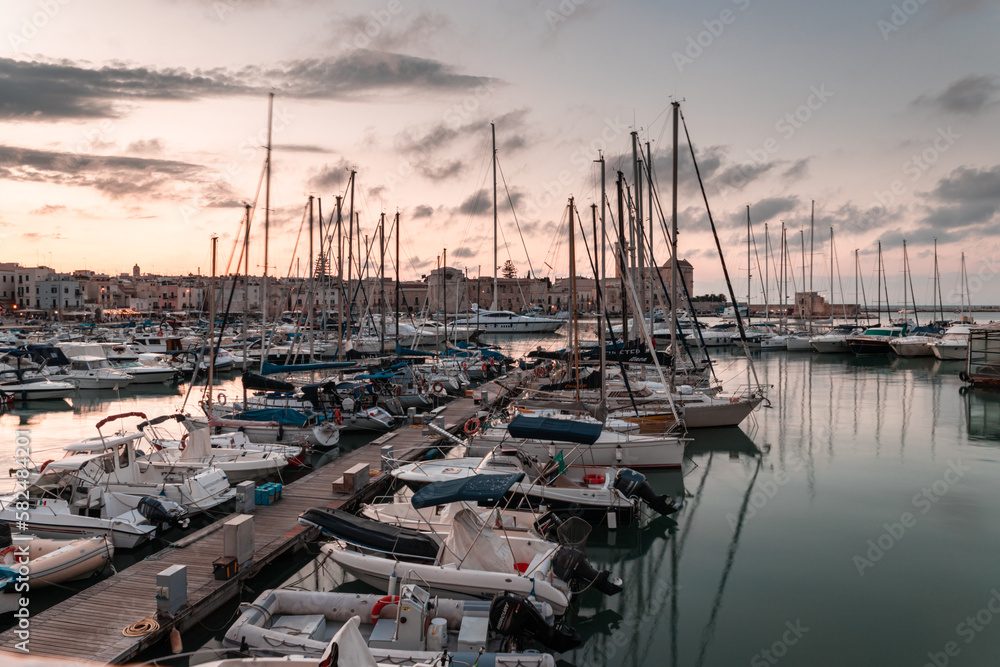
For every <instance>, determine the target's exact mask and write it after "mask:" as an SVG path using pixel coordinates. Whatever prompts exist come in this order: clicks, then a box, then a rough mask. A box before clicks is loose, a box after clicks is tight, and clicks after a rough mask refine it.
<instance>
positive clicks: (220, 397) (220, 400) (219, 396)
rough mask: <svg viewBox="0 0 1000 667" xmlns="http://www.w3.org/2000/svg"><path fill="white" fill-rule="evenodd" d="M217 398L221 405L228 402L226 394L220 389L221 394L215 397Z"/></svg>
mask: <svg viewBox="0 0 1000 667" xmlns="http://www.w3.org/2000/svg"><path fill="white" fill-rule="evenodd" d="M215 400H216V402H218V404H219V405H225V404H226V395H225V394H224V393H222V392H221V391H220V392H219V395H218V396H216V397H215Z"/></svg>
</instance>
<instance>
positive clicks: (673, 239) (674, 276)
mask: <svg viewBox="0 0 1000 667" xmlns="http://www.w3.org/2000/svg"><path fill="white" fill-rule="evenodd" d="M671 106H672V107H673V112H674V113H673V116H674V127H673V159H672V163H673V164H672V167H673V174H672V176H671V186H670V187H671V192H670V310H671V313H670V352H671V354H672V355H673V357H674V363H672V364H670V388H671V390H673V387H674V386H675V385H676V380H677V359H679V358H680V355H679V354H678V353H677V347H678V346H677V344H678V342H679V341H678V340H677V294H678V292H677V283H678V282H680V280H679V279H678V278H679V273H680V267H679V266H678V265H677V129H678V122H677V117H678V115H679V114H680V109H681V103H680V102H676V101H675V102H672V103H671ZM651 159H652V158H651ZM650 168H652V163H651V164H650ZM650 173H652V172H650ZM652 187H653V186H652V184H650V189H652ZM650 207H652V204H650ZM652 215H653V214H652V208H650V220H652ZM650 225H652V222H650ZM690 296H691V295H690V294H688V297H689V298H690ZM689 305H690V304H689ZM738 308H739V306H738V305H737V309H738ZM692 310H693V308H692ZM748 310H749V309H748ZM650 333H651V334H652V327H650Z"/></svg>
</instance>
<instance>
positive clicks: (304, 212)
mask: <svg viewBox="0 0 1000 667" xmlns="http://www.w3.org/2000/svg"><path fill="white" fill-rule="evenodd" d="M308 213H309V204H306V205H305V206H303V207H302V220H300V221H299V233H298V234H296V235H295V246H294V247H293V248H292V261H290V262H289V263H288V273H287V275H286V277H291V275H292V267H293V266H295V254H296V253H297V252H298V251H299V239H301V238H302V228H303V227H304V226H305V224H306V215H307V214H308Z"/></svg>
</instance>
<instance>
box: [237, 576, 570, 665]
mask: <svg viewBox="0 0 1000 667" xmlns="http://www.w3.org/2000/svg"><path fill="white" fill-rule="evenodd" d="M352 619H358V622H357V623H356V625H357V628H358V630H359V631H360V634H361V639H362V641H363V642H364V645H365V646H367V648H368V650H369V651H370V652H371V656H372V658H374V659H375V660H377V661H385V662H389V663H391V664H394V665H401V664H404V665H405V664H413V663H416V662H421V663H432V662H434V661H435V659H436V658H437V657H438V656H439V655H440V654H441V652H442V651H443V650H447V652H448V655H449V658H450V659H451V661H452V664H470V665H471V664H497V665H499V664H504V663H503V662H501V661H511V662H513V661H516V664H519V665H524V666H525V667H543V666H545V667H554V666H555V661H554V659H553V658H552V656H551V655H548V654H543V653H538V652H532V653H522V652H521V649H522V648H524V647H525V645H526V644H528V643H529V642H530V641H532V640H534V641H536V642H538V643H539V644H541V645H543V646H545V647H546V648H548V649H550V650H554V651H557V652H563V651H568V650H571V649H572V648H575V647H576V646H578V645H579V644H580V636H579V635H578V634H577V633H576V632H575V631H573V630H564V629H560V628H559V627H558V625H557V624H556V623H555V621H554V618H553V612H552V608H551V606H550V605H548V604H546V603H544V602H535V603H532V602H531V601H529V600H528V599H527V598H526V597H524V596H521V595H517V594H514V593H498V594H497V595H496V596H494V598H493V599H492V600H490V601H486V600H451V599H446V598H440V597H437V596H431V594H430V593H429V592H428V591H427V590H426V589H425V588H423V587H421V586H417V585H415V584H410V583H404V584H403V585H402V586H401V587H400V589H399V591H398V594H396V591H390V592H389V594H388V595H381V594H379V593H373V594H359V593H338V592H321V591H302V590H284V589H276V590H268V591H264V592H263V593H261V594H260V595H259V596H258V597H257V599H256V600H254V601H253V602H252V603H244V604H242V605H241V606H240V616H239V618H237V619H236V621H235V622H234V623H233V625H232V626H231V627H230V628H229V630H228V631H227V632H226V636H225V638H224V639H223V643H224V644H225V645H226V646H228V647H231V648H233V649H239V650H241V651H244V652H249V653H250V654H251V655H254V656H289V655H305V656H316V657H318V656H320V655H322V654H323V652H324V651H325V650H326V648H327V646H328V644H329V643H330V640H331V636H335V635H336V634H337V633H339V632H340V631H341V630H342V629H343V627H344V625H345V624H348V623H351V622H352ZM350 664H352V665H353V664H354V663H350Z"/></svg>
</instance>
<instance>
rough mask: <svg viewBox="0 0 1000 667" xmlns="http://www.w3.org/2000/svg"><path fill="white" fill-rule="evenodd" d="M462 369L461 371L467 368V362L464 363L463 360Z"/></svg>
mask: <svg viewBox="0 0 1000 667" xmlns="http://www.w3.org/2000/svg"><path fill="white" fill-rule="evenodd" d="M462 370H463V371H467V370H469V364H467V363H465V362H464V361H463V362H462Z"/></svg>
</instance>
